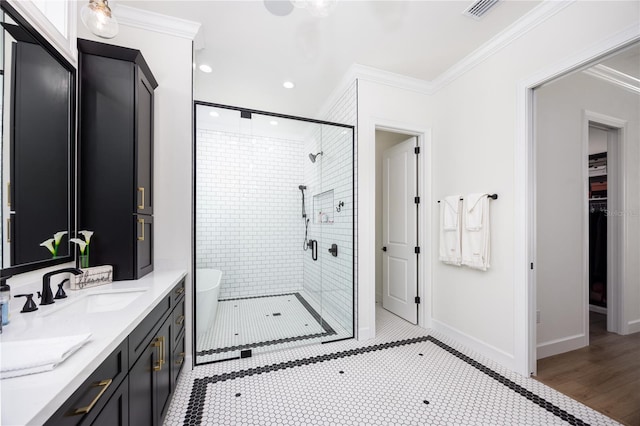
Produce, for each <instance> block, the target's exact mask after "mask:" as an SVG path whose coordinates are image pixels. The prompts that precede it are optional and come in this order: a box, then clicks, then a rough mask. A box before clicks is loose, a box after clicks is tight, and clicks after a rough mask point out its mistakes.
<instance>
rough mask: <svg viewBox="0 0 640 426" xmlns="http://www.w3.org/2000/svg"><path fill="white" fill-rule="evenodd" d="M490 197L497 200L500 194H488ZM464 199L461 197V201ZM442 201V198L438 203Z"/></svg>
mask: <svg viewBox="0 0 640 426" xmlns="http://www.w3.org/2000/svg"><path fill="white" fill-rule="evenodd" d="M487 197H488V198H491V199H492V200H497V199H498V194H488V195H487ZM462 200H464V198H460V201H462ZM439 202H440V200H438V203H439Z"/></svg>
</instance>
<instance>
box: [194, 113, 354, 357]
mask: <svg viewBox="0 0 640 426" xmlns="http://www.w3.org/2000/svg"><path fill="white" fill-rule="evenodd" d="M276 122H277V125H275V124H274V123H276ZM194 143H195V147H194V152H195V173H194V187H195V200H194V203H195V206H194V222H195V232H194V235H195V237H194V239H195V241H194V253H195V256H194V259H195V260H194V262H195V265H194V269H195V271H196V273H195V274H194V277H195V298H196V303H195V308H194V309H195V311H196V312H195V317H196V318H197V317H201V316H202V313H203V312H208V313H209V314H210V315H209V317H211V318H212V320H211V321H202V322H200V325H198V323H196V327H195V330H194V342H195V359H196V364H203V363H209V362H217V361H223V360H227V359H235V358H238V357H246V356H252V355H254V354H257V353H263V352H271V351H276V350H281V349H285V348H291V347H294V346H300V345H309V344H317V343H326V342H331V341H334V340H342V339H346V338H352V337H353V335H354V321H353V312H354V297H353V294H354V280H353V275H354V274H353V270H354V258H355V256H354V255H353V251H354V242H353V229H354V226H353V224H354V219H355V218H354V216H353V211H352V209H344V208H343V207H344V206H345V205H347V206H352V205H353V193H354V188H353V184H354V169H353V164H354V161H353V149H354V129H353V126H348V125H344V124H339V123H328V122H324V121H322V122H320V121H316V120H311V119H301V118H298V117H291V116H283V115H280V114H270V113H266V112H261V111H253V110H244V109H241V108H236V107H227V106H222V105H216V104H208V103H202V102H196V104H195V141H194ZM325 225H331V226H325ZM334 246H336V247H338V246H339V251H338V248H335V249H332V247H334ZM333 253H335V254H333ZM338 253H339V254H338ZM205 270H213V271H219V273H220V276H221V277H222V278H221V279H220V280H219V284H218V285H217V290H216V294H217V296H216V297H215V298H212V297H206V296H205V294H206V293H207V292H206V289H207V288H208V287H211V285H210V283H207V282H206V279H205V278H204V277H205V276H207V274H203V273H199V272H202V271H205ZM213 299H215V300H213ZM205 300H206V302H204V301H205ZM214 312H215V313H214ZM205 324H206V325H205Z"/></svg>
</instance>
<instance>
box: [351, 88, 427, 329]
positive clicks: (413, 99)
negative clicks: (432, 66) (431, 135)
mask: <svg viewBox="0 0 640 426" xmlns="http://www.w3.org/2000/svg"><path fill="white" fill-rule="evenodd" d="M431 117H432V101H431V99H430V97H429V96H427V95H426V94H424V93H423V92H419V91H414V90H409V89H402V88H398V87H393V86H391V85H387V84H383V83H380V82H376V81H373V80H368V79H365V78H359V79H358V153H357V161H358V175H357V182H358V212H359V213H358V265H357V268H358V339H360V340H364V339H368V338H372V337H374V336H375V310H374V307H375V293H376V288H375V286H376V251H377V247H376V127H379V128H385V129H387V130H397V131H400V132H404V133H407V134H411V135H418V134H424V135H426V134H427V133H428V129H429V127H430V124H431ZM420 143H423V144H424V146H423V147H422V151H421V152H422V155H421V157H422V159H421V162H422V164H424V165H425V167H426V168H427V169H429V166H428V164H430V161H431V157H430V155H429V152H428V151H429V146H427V145H428V144H427V143H426V138H425V139H423V140H421V142H420ZM426 173H429V170H427V171H426ZM419 186H420V189H419V192H420V196H421V197H422V199H423V200H425V201H424V203H423V205H424V206H425V207H424V210H422V211H423V212H424V213H425V216H424V218H427V217H430V216H429V213H427V212H426V211H425V210H426V209H428V208H429V207H428V205H429V202H428V201H427V200H428V196H429V195H430V194H431V188H430V186H429V184H428V181H427V180H426V179H423V180H421V182H420V185H419ZM425 220H427V222H425V223H428V219H425ZM424 244H426V243H424ZM424 255H425V256H428V252H425V253H424ZM426 275H430V273H429V271H425V274H423V277H422V278H423V279H425V278H426ZM425 296H426V297H425V300H424V302H423V303H425V304H430V303H431V301H430V300H429V299H430V297H429V296H428V294H426V295H425ZM421 324H422V325H428V324H427V323H426V322H423V323H421Z"/></svg>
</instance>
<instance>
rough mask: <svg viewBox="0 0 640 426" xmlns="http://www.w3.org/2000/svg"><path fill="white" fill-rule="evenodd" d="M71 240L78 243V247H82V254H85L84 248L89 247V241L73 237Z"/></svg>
mask: <svg viewBox="0 0 640 426" xmlns="http://www.w3.org/2000/svg"><path fill="white" fill-rule="evenodd" d="M69 241H70V242H72V243H76V244H77V245H78V247H80V254H84V249H85V248H87V243H85V242H84V241H82V240H81V239H80V238H71V239H70V240H69Z"/></svg>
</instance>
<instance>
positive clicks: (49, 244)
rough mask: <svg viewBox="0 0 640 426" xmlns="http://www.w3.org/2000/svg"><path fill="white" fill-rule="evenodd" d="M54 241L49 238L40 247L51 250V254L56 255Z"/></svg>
mask: <svg viewBox="0 0 640 426" xmlns="http://www.w3.org/2000/svg"><path fill="white" fill-rule="evenodd" d="M54 241H55V240H54V239H53V238H49V239H48V240H47V241H43V242H41V243H40V245H41V246H42V247H46V248H47V249H49V251H50V252H51V254H53V255H55V254H56V249H55V248H54V247H53V242H54Z"/></svg>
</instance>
